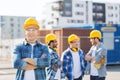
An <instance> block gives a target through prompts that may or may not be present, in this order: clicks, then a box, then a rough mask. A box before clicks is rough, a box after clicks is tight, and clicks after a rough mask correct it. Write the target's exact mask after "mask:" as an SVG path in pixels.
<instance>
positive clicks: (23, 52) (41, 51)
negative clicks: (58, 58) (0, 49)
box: [13, 41, 50, 80]
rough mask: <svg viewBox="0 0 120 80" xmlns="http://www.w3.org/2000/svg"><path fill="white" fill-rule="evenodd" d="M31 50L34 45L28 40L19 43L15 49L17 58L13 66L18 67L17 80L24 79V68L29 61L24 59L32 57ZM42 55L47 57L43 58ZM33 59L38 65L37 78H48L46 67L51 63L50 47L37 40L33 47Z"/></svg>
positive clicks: (40, 79) (39, 79)
mask: <svg viewBox="0 0 120 80" xmlns="http://www.w3.org/2000/svg"><path fill="white" fill-rule="evenodd" d="M31 50H32V46H31V45H30V44H29V43H27V42H26V41H24V42H23V43H21V44H19V45H17V46H16V48H15V49H14V56H15V58H14V63H13V64H14V65H13V66H14V68H16V69H17V73H16V79H15V80H23V79H24V73H25V70H24V68H25V66H26V65H27V64H28V63H27V62H25V61H23V60H22V59H24V58H31ZM42 55H45V57H44V58H41V56H42ZM33 59H34V62H35V66H36V67H37V68H36V69H34V73H35V80H46V72H45V68H46V67H48V66H49V65H50V54H49V51H48V47H47V46H45V45H44V44H42V43H40V42H38V41H36V43H35V45H34V47H33ZM29 77H30V76H29Z"/></svg>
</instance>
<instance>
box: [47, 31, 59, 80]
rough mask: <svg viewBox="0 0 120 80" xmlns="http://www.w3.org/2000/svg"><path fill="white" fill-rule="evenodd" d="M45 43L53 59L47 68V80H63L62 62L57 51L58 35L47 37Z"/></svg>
mask: <svg viewBox="0 0 120 80" xmlns="http://www.w3.org/2000/svg"><path fill="white" fill-rule="evenodd" d="M45 42H46V44H47V45H48V49H49V52H50V57H51V63H50V66H49V67H48V68H47V80H61V76H60V67H61V61H60V57H59V56H58V51H57V37H56V35H55V34H52V33H50V34H48V35H46V37H45ZM57 73H58V74H57Z"/></svg>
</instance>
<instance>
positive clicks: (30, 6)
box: [0, 0, 120, 17]
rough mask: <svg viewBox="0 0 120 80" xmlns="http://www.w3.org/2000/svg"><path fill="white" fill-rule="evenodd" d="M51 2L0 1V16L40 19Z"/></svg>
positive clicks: (105, 0) (38, 0) (99, 0)
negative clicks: (47, 4) (45, 6)
mask: <svg viewBox="0 0 120 80" xmlns="http://www.w3.org/2000/svg"><path fill="white" fill-rule="evenodd" d="M51 1H53V0H0V15H3V16H4V15H8V16H35V17H42V11H43V9H44V5H45V4H46V3H48V2H51ZM81 1H85V0H81ZM87 1H95V2H109V3H119V4H120V0H87Z"/></svg>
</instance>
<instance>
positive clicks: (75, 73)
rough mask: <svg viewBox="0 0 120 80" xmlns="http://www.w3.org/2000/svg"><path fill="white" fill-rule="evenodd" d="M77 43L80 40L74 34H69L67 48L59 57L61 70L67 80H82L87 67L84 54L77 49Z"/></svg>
mask: <svg viewBox="0 0 120 80" xmlns="http://www.w3.org/2000/svg"><path fill="white" fill-rule="evenodd" d="M79 42H80V38H79V37H78V36H77V35H75V34H71V35H70V36H69V37H68V44H69V47H68V49H66V50H65V51H64V52H63V54H62V57H61V61H62V70H63V72H64V73H65V75H66V77H67V78H68V80H82V78H83V75H84V70H85V68H86V65H87V62H86V61H85V54H84V53H83V51H82V50H81V49H80V48H79Z"/></svg>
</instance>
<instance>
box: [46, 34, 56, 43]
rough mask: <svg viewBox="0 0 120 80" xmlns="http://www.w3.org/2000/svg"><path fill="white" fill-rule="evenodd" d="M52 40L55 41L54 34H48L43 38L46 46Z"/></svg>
mask: <svg viewBox="0 0 120 80" xmlns="http://www.w3.org/2000/svg"><path fill="white" fill-rule="evenodd" d="M52 40H57V37H56V35H55V34H52V33H50V34H48V35H46V36H45V42H46V43H47V44H48V43H49V42H50V41H52Z"/></svg>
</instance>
